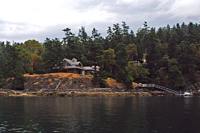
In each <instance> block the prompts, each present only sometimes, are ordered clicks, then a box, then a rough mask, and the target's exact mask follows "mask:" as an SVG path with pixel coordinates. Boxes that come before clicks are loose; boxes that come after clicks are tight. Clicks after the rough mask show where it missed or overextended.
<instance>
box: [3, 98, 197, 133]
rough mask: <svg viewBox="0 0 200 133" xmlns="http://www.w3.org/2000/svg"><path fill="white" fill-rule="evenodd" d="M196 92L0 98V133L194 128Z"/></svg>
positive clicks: (188, 132) (147, 132)
mask: <svg viewBox="0 0 200 133" xmlns="http://www.w3.org/2000/svg"><path fill="white" fill-rule="evenodd" d="M199 100H200V99H199V98H191V99H184V98H179V97H177V98H176V97H65V98H59V97H58V98H56V97H37V98H36V97H32V98H23V97H19V98H11V97H7V98H5V97H4V98H2V97H1V98H0V133H4V132H41V133H43V132H44V133H46V132H67V133H113V132H114V133H155V132H159V133H177V132H181V133H184V132H185V133H199V132H200V127H199V123H200V114H199V111H200V104H199Z"/></svg>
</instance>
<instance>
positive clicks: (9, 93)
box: [0, 89, 171, 97]
mask: <svg viewBox="0 0 200 133" xmlns="http://www.w3.org/2000/svg"><path fill="white" fill-rule="evenodd" d="M169 95H170V96H171V94H168V93H165V92H158V91H156V92H153V91H148V92H147V91H140V92H137V91H91V90H74V91H71V90H70V91H55V90H50V91H49V90H48V91H41V90H40V91H26V90H23V91H16V90H3V89H1V90H0V97H1V96H4V97H37V96H44V97H46V96H56V97H65V96H66V97H73V96H75V97H78V96H91V97H92V96H169Z"/></svg>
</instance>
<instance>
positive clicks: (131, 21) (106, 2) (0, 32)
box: [0, 0, 200, 41]
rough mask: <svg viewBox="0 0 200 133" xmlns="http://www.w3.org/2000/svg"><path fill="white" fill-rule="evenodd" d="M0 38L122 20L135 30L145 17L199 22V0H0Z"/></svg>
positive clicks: (158, 22)
mask: <svg viewBox="0 0 200 133" xmlns="http://www.w3.org/2000/svg"><path fill="white" fill-rule="evenodd" d="M0 5H1V7H0V40H1V41H5V40H9V41H24V40H27V39H37V40H40V41H43V40H44V39H45V38H46V37H50V38H54V37H59V38H62V37H63V32H62V29H64V28H65V27H69V28H71V29H72V30H73V31H78V29H79V28H80V27H81V26H85V27H86V29H88V30H90V29H91V28H92V27H96V28H97V29H99V31H100V32H101V33H103V34H104V33H105V31H106V28H107V27H108V26H111V25H112V24H113V23H120V22H121V21H126V22H127V24H128V25H129V26H131V27H132V28H133V29H134V30H137V29H138V28H139V27H141V26H142V24H143V23H144V21H147V22H148V23H149V25H150V26H154V27H158V26H165V25H167V24H171V25H173V24H175V23H177V22H179V23H180V22H186V23H187V22H190V21H192V22H196V23H199V22H200V0H0Z"/></svg>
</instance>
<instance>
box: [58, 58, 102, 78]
mask: <svg viewBox="0 0 200 133" xmlns="http://www.w3.org/2000/svg"><path fill="white" fill-rule="evenodd" d="M61 64H62V66H61V67H59V68H60V71H64V72H72V73H79V74H82V75H85V74H92V73H94V72H97V71H99V70H100V67H99V66H83V64H82V63H81V62H80V61H78V60H77V59H76V58H73V59H71V60H70V59H67V58H64V59H63V61H62V63H61Z"/></svg>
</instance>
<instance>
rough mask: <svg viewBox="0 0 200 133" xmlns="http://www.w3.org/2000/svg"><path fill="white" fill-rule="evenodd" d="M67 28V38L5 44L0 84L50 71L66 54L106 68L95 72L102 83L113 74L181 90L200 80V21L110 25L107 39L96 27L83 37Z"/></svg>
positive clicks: (82, 32)
mask: <svg viewBox="0 0 200 133" xmlns="http://www.w3.org/2000/svg"><path fill="white" fill-rule="evenodd" d="M63 31H64V37H63V39H61V40H60V39H57V38H55V39H49V38H47V39H46V40H45V42H44V43H40V42H38V41H36V40H28V41H25V42H24V43H14V44H12V45H11V44H10V43H9V42H0V85H1V86H2V85H3V84H4V83H5V80H6V79H7V78H11V77H12V78H15V79H19V80H16V83H18V82H19V81H21V80H22V79H23V76H22V75H23V74H24V73H46V72H51V71H52V67H54V66H55V65H60V63H61V61H62V60H63V58H69V59H71V58H73V57H75V58H77V59H78V60H80V61H81V62H82V63H83V64H84V65H99V66H100V67H101V71H100V73H99V74H98V76H95V78H97V79H98V80H97V81H99V82H101V79H104V78H107V77H113V78H115V79H117V80H119V81H122V82H124V83H126V85H127V86H128V87H129V86H130V85H131V83H132V82H133V81H135V82H142V83H157V84H160V85H164V86H168V87H171V88H174V89H182V88H184V87H185V86H186V85H188V84H192V83H194V82H197V81H200V24H196V23H195V24H194V23H189V24H184V23H182V24H181V25H180V24H177V25H174V26H173V27H170V26H169V25H167V26H166V27H162V28H158V29H157V30H156V29H155V28H150V27H148V25H147V23H146V22H145V23H144V26H143V27H142V28H140V29H138V31H137V33H136V34H134V32H133V31H132V30H130V28H129V26H127V25H126V23H125V22H122V24H121V25H119V24H114V25H113V26H112V27H108V29H107V35H106V36H105V37H103V36H101V34H100V33H98V31H97V30H96V29H95V28H94V29H93V30H92V33H91V35H88V33H86V30H85V28H84V27H81V29H80V30H79V33H78V35H75V34H74V33H72V32H71V30H70V29H69V28H66V29H64V30H63ZM15 86H16V85H15Z"/></svg>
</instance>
